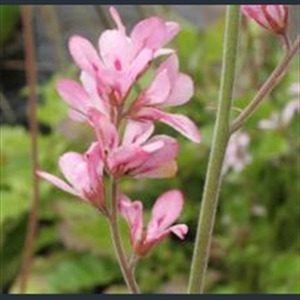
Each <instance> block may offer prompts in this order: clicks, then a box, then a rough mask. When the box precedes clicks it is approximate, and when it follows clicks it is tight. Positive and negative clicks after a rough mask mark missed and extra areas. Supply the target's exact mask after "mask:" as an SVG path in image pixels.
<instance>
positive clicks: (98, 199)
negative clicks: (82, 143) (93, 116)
mask: <svg viewBox="0 0 300 300" xmlns="http://www.w3.org/2000/svg"><path fill="white" fill-rule="evenodd" d="M99 153H100V151H99V145H98V144H97V143H93V144H92V145H91V146H90V148H89V149H88V151H87V152H86V153H84V154H83V155H82V154H79V153H76V152H67V153H65V154H63V155H62V156H61V157H60V159H59V168H60V170H61V172H62V173H63V175H64V176H65V177H66V179H67V181H68V183H66V182H65V181H63V180H61V179H60V178H58V177H56V176H54V175H52V174H49V173H46V172H43V171H39V172H38V175H39V176H40V177H41V178H44V179H46V180H48V181H49V182H51V183H52V184H54V185H55V186H57V187H58V188H60V189H62V190H63V191H65V192H67V193H70V194H72V195H75V196H77V197H79V198H81V199H82V200H84V201H86V202H89V203H90V204H92V205H93V206H95V207H96V208H98V209H100V210H103V208H104V207H105V199H104V187H103V182H102V174H103V163H102V161H101V159H100V156H99Z"/></svg>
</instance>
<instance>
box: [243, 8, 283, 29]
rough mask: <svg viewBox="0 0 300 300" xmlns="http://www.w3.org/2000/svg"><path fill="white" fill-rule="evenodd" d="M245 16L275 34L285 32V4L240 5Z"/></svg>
mask: <svg viewBox="0 0 300 300" xmlns="http://www.w3.org/2000/svg"><path fill="white" fill-rule="evenodd" d="M241 10H242V12H243V14H244V15H245V16H247V17H248V18H251V19H253V20H255V21H256V22H257V23H258V24H259V25H261V26H262V27H264V28H266V29H267V30H269V31H271V32H273V33H276V34H285V32H286V29H287V25H288V13H289V10H288V6H287V5H242V6H241Z"/></svg>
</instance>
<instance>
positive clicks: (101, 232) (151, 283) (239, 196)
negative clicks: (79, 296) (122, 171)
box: [0, 5, 300, 293]
mask: <svg viewBox="0 0 300 300" xmlns="http://www.w3.org/2000/svg"><path fill="white" fill-rule="evenodd" d="M116 7H117V9H118V10H119V12H120V15H121V17H122V19H123V20H124V23H125V24H126V25H127V28H128V31H127V32H130V29H131V28H132V26H133V25H134V24H135V23H136V22H137V21H139V20H141V19H143V18H146V17H148V16H152V15H158V16H160V17H162V18H164V19H165V20H173V21H177V22H179V23H180V25H181V27H182V30H181V31H180V33H179V34H178V36H177V37H176V38H175V39H174V41H173V42H172V43H171V46H172V47H173V48H176V49H177V54H178V56H179V59H180V69H181V70H182V72H186V73H188V74H189V75H190V76H191V77H192V78H193V80H194V82H195V95H194V96H193V98H192V99H191V101H190V102H189V103H188V104H187V105H184V106H182V107H178V108H175V109H173V110H172V111H173V112H177V113H184V114H186V115H188V116H189V117H190V118H192V119H193V120H194V121H195V123H196V124H197V126H198V127H199V128H200V130H201V133H202V143H201V144H200V145H195V144H193V143H191V142H190V141H188V140H186V139H185V138H183V137H181V136H179V135H177V134H176V132H175V131H173V130H172V129H171V128H169V127H167V126H164V125H159V126H158V129H157V132H164V133H167V134H170V135H172V136H175V137H177V138H178V140H179V143H180V153H179V157H178V164H179V171H178V174H177V176H176V177H175V178H172V179H164V180H161V179H160V180H151V179H148V180H144V179H143V180H142V179H141V180H133V179H132V180H126V181H124V182H122V188H123V190H124V191H125V192H126V193H128V194H129V195H130V196H131V198H132V199H142V200H143V201H144V203H145V204H144V206H145V207H146V208H147V209H150V208H151V206H152V204H153V203H154V201H155V199H156V198H157V197H158V195H160V194H161V193H163V192H165V191H166V190H168V189H171V188H178V189H181V190H182V191H183V193H184V195H185V199H186V202H185V207H184V211H183V213H182V215H181V217H180V220H179V221H180V223H186V224H188V226H189V229H190V230H189V233H188V235H187V239H186V240H185V241H180V240H178V239H177V238H176V237H173V236H172V237H170V238H169V239H168V240H166V241H164V242H163V243H162V244H161V245H159V246H158V247H157V248H156V249H155V250H154V251H153V252H152V253H151V254H150V255H149V256H147V257H146V258H144V259H143V260H142V261H141V262H140V263H139V265H138V267H137V270H136V275H137V280H138V282H139V284H140V286H141V290H142V291H143V292H145V293H183V292H185V289H186V286H187V281H188V275H189V268H190V263H191V257H192V252H193V241H194V237H195V232H196V225H197V218H198V212H199V208H200V201H201V195H202V190H203V186H204V179H205V172H206V168H207V162H208V154H209V150H210V146H211V137H212V130H213V125H214V120H215V113H216V104H217V97H218V88H219V81H220V66H221V54H222V42H223V30H224V12H225V10H224V8H225V7H224V6H211V5H201V6H191V5H186V6H179V5H172V6H158V5H154V6H145V5H138V6H133V5H125V6H120V5H117V6H116ZM290 8H291V9H290V25H289V35H290V37H291V39H292V40H294V39H295V38H296V36H297V34H299V28H300V26H299V15H300V11H299V6H292V7H290ZM0 9H1V28H0V29H1V34H0V47H1V55H0V57H1V62H0V67H1V78H0V86H1V90H0V93H1V94H0V96H1V99H0V100H1V102H0V104H1V106H0V110H1V119H0V122H1V123H0V124H1V127H0V129H1V153H0V158H1V182H0V193H1V220H0V222H1V283H0V285H1V291H2V293H18V292H19V279H20V270H21V262H22V256H23V248H24V241H25V236H26V228H27V220H28V215H29V211H30V208H31V204H32V184H33V183H32V177H31V165H32V163H31V159H30V147H31V146H30V145H31V142H30V139H31V133H30V130H29V123H30V122H29V121H30V119H29V113H28V95H29V91H28V87H27V85H26V82H27V81H26V72H25V71H26V70H25V63H24V55H25V54H24V41H23V38H24V30H23V26H22V22H21V9H20V7H19V6H10V5H0ZM112 26H113V23H112V21H111V19H110V17H109V14H108V6H105V5H103V6H92V5H90V6H89V5H87V6H69V5H61V6H46V5H43V6H34V7H33V19H32V29H33V33H34V43H35V62H36V68H37V83H36V87H37V96H38V97H37V102H38V111H37V119H38V125H39V126H38V162H39V165H40V167H41V168H42V169H43V170H46V171H48V172H50V173H53V174H56V175H58V176H61V174H59V170H58V166H57V160H58V158H59V156H60V155H62V154H63V153H64V152H66V151H79V152H82V151H85V150H86V149H87V147H88V145H89V143H90V142H91V141H92V140H93V139H94V137H93V133H92V132H91V131H90V130H89V129H88V128H87V127H85V126H84V125H81V124H78V123H75V122H72V121H70V120H69V119H68V118H67V106H66V104H65V103H64V102H63V100H62V99H60V97H59V96H58V94H57V92H56V90H55V84H56V82H57V81H58V80H59V79H61V78H65V77H69V78H70V77H73V78H78V70H77V69H76V68H75V66H74V64H73V62H72V61H71V57H70V55H69V53H68V51H67V41H68V39H69V37H70V36H71V35H73V34H79V35H82V36H85V37H86V38H89V39H90V40H91V41H92V42H93V43H94V44H96V43H97V39H98V37H99V35H100V34H101V32H102V31H103V30H105V29H106V28H109V27H112ZM282 55H283V50H282V48H281V45H280V42H279V40H278V39H277V37H276V36H274V35H272V34H270V33H268V32H267V31H265V30H264V29H261V28H259V27H258V26H257V25H256V24H254V22H251V21H248V20H245V19H244V18H243V19H242V23H241V30H240V45H239V56H238V66H237V80H236V89H235V101H234V108H233V111H232V117H233V118H234V117H235V116H237V114H238V112H239V111H240V110H241V109H243V107H245V106H246V105H247V103H249V101H250V100H251V98H252V97H253V95H254V94H255V92H256V91H257V89H258V88H259V87H260V85H261V84H262V83H263V82H264V80H265V79H266V78H267V76H268V75H269V74H270V73H271V72H272V70H273V69H274V68H275V66H276V64H277V63H278V61H279V60H280V58H281V57H282ZM299 85H300V82H299V55H297V57H295V58H294V60H293V61H292V63H291V65H290V68H289V71H288V72H287V74H286V76H285V77H284V79H283V81H282V82H281V83H280V84H279V85H278V86H277V88H276V89H275V90H274V91H273V92H272V93H271V94H270V95H269V97H268V99H267V100H266V101H265V102H264V103H263V104H262V105H261V106H260V108H259V109H258V110H257V112H256V113H255V114H254V115H253V116H252V117H251V118H250V120H249V121H248V122H247V124H246V125H245V126H244V127H243V129H242V131H241V132H239V133H238V134H236V135H235V136H234V137H233V138H232V140H231V141H230V145H229V148H230V149H229V150H228V153H227V156H226V159H225V164H224V170H223V186H222V190H221V195H220V202H219V208H218V215H217V220H216V225H215V231H214V237H213V242H212V246H211V254H210V263H209V269H208V278H207V281H206V292H209V293H299V291H300V287H299V282H300V274H299V270H300V260H299V250H300V245H299V224H300V208H299V193H300V189H299V165H300V164H299V148H300V143H299V128H300V126H299V125H300V124H299V110H300V109H299V101H300V100H299ZM39 199H40V200H39V202H40V203H39V207H38V220H39V221H38V230H37V236H36V239H35V242H34V257H33V261H32V263H33V264H32V270H31V273H30V276H29V280H28V284H27V290H26V291H27V292H28V293H123V292H126V288H125V286H124V285H123V279H122V276H121V273H120V270H119V268H118V265H117V263H116V259H115V256H114V253H113V249H112V245H111V241H110V236H109V229H108V226H107V224H106V222H105V220H104V218H103V217H102V216H99V214H98V213H97V212H96V211H95V210H94V209H93V208H91V207H89V206H88V205H85V204H84V203H82V202H81V201H79V200H77V199H74V198H73V197H71V196H69V195H67V194H65V193H63V192H62V191H60V190H58V189H56V188H55V187H53V186H51V185H50V184H48V183H47V182H40V189H39ZM149 211H150V210H149ZM122 233H123V235H124V241H125V242H126V239H127V235H128V232H127V228H126V226H125V224H124V223H122ZM126 247H127V248H128V245H126Z"/></svg>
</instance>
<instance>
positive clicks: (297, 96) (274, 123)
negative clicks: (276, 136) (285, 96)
mask: <svg viewBox="0 0 300 300" xmlns="http://www.w3.org/2000/svg"><path fill="white" fill-rule="evenodd" d="M288 91H289V94H290V95H291V96H292V100H291V101H290V102H288V103H287V105H286V106H285V107H284V108H283V110H282V111H281V113H278V112H276V113H273V114H272V115H271V117H270V118H269V119H263V120H261V121H259V123H258V127H259V128H260V129H265V130H268V129H278V128H280V127H284V126H287V125H288V124H289V123H290V122H291V120H292V119H293V117H294V115H295V114H296V113H298V114H299V113H300V84H299V83H293V84H292V85H291V86H290V87H289V89H288Z"/></svg>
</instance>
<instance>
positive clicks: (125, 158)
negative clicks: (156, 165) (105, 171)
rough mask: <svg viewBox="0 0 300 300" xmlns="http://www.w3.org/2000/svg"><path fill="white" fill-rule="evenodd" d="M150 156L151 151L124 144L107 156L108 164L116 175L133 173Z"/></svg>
mask: <svg viewBox="0 0 300 300" xmlns="http://www.w3.org/2000/svg"><path fill="white" fill-rule="evenodd" d="M148 157H149V153H148V152H146V151H145V150H143V148H141V147H140V146H137V145H134V144H132V145H123V146H121V147H119V148H117V149H115V150H114V151H112V152H111V153H110V155H109V156H108V158H107V166H108V168H109V171H110V172H111V173H112V174H114V175H115V176H121V175H131V173H132V172H133V171H134V170H135V169H136V168H137V167H139V166H140V165H141V164H143V163H144V162H145V161H146V160H147V159H148Z"/></svg>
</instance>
